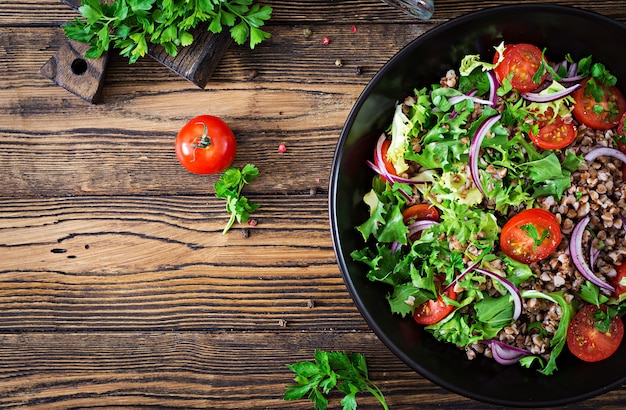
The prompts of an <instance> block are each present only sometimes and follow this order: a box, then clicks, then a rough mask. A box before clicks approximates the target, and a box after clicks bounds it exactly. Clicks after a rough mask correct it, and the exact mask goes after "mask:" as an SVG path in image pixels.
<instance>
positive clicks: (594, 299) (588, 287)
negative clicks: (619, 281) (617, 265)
mask: <svg viewBox="0 0 626 410" xmlns="http://www.w3.org/2000/svg"><path fill="white" fill-rule="evenodd" d="M580 297H581V299H582V300H584V301H585V302H587V303H591V304H594V305H596V306H598V307H599V306H600V305H601V304H603V303H606V302H607V301H608V300H609V298H608V297H607V296H605V295H603V294H602V293H600V288H599V287H598V286H596V285H594V284H593V283H591V282H589V281H588V280H587V281H585V284H584V285H582V286H581V287H580Z"/></svg>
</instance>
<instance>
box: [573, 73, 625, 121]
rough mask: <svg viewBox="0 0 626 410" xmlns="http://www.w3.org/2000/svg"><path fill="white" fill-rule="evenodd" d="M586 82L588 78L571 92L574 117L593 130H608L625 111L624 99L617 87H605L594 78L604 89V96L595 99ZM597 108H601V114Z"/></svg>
mask: <svg viewBox="0 0 626 410" xmlns="http://www.w3.org/2000/svg"><path fill="white" fill-rule="evenodd" d="M588 82H589V78H586V79H585V80H583V82H582V83H581V85H582V87H580V88H579V89H578V90H576V91H574V93H573V94H572V97H573V98H574V101H575V103H574V117H576V119H577V120H578V122H581V123H583V124H585V125H586V126H588V127H590V128H593V129H595V130H608V129H610V128H613V127H615V126H616V125H617V124H618V123H619V122H620V119H621V118H622V116H623V115H624V112H626V99H624V96H623V95H622V93H621V92H620V90H619V89H618V88H617V87H615V86H613V87H608V88H607V87H605V86H604V85H602V84H600V83H599V82H598V81H595V80H594V82H595V83H596V84H597V85H598V86H599V87H600V88H602V90H603V91H604V97H603V98H602V99H601V100H600V101H596V100H595V98H594V97H593V95H591V92H590V90H589V87H587V83H588ZM598 108H601V109H602V113H601V114H598V113H597V112H596V109H598ZM618 131H619V130H618Z"/></svg>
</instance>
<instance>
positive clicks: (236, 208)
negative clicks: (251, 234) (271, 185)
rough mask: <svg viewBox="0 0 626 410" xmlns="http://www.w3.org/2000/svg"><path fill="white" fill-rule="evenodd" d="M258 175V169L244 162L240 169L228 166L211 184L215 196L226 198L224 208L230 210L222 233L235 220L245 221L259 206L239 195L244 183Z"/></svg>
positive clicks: (226, 230) (224, 232)
mask: <svg viewBox="0 0 626 410" xmlns="http://www.w3.org/2000/svg"><path fill="white" fill-rule="evenodd" d="M258 176H259V169H258V168H257V167H255V166H254V165H252V164H246V165H245V166H244V167H243V168H242V169H238V168H234V167H231V168H228V169H226V171H224V173H223V174H222V176H221V177H220V179H219V180H218V181H217V182H216V183H215V184H214V185H213V188H214V189H215V196H216V197H217V198H220V199H225V200H226V210H227V211H228V212H230V219H229V220H228V223H227V224H226V227H225V228H224V231H223V232H222V233H223V234H226V232H228V230H229V229H230V228H231V227H232V226H233V224H234V223H235V221H237V222H247V221H248V219H250V213H251V212H254V211H255V210H256V209H257V208H258V207H259V206H258V205H257V204H256V203H254V202H252V201H249V200H248V198H246V197H245V196H242V195H241V190H242V189H243V187H244V186H245V185H246V184H249V183H250V182H252V181H254V180H255V179H256V178H257V177H258Z"/></svg>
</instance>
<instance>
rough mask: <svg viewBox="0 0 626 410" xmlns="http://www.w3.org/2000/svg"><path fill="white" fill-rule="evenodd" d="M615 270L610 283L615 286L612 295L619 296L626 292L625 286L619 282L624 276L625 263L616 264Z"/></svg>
mask: <svg viewBox="0 0 626 410" xmlns="http://www.w3.org/2000/svg"><path fill="white" fill-rule="evenodd" d="M615 270H616V271H617V275H615V277H613V278H612V279H611V284H612V285H613V287H614V288H615V293H614V296H615V297H616V298H619V295H621V294H622V293H626V286H625V285H622V284H621V282H622V280H623V279H624V278H626V263H622V264H621V265H618V266H616V267H615Z"/></svg>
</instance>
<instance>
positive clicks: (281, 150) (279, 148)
mask: <svg viewBox="0 0 626 410" xmlns="http://www.w3.org/2000/svg"><path fill="white" fill-rule="evenodd" d="M285 151H287V147H286V146H285V144H280V145H279V146H278V152H285Z"/></svg>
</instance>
